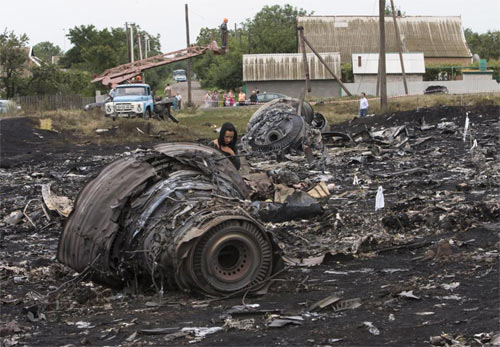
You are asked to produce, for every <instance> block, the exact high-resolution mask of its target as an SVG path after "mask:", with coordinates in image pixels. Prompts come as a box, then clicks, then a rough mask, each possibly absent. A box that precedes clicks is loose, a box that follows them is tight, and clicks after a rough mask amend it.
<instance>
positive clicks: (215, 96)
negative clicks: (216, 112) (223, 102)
mask: <svg viewBox="0 0 500 347" xmlns="http://www.w3.org/2000/svg"><path fill="white" fill-rule="evenodd" d="M212 102H213V106H214V107H219V92H218V91H217V90H214V93H213V94H212Z"/></svg>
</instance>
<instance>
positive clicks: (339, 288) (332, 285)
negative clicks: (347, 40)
mask: <svg viewBox="0 0 500 347" xmlns="http://www.w3.org/2000/svg"><path fill="white" fill-rule="evenodd" d="M499 111H500V109H499V107H498V106H497V105H492V106H480V107H439V108H433V109H418V110H414V111H405V112H397V113H394V114H391V115H385V116H373V117H366V118H362V119H354V120H352V121H351V122H346V123H343V124H339V125H336V126H334V127H332V128H331V129H330V131H327V132H326V133H328V136H326V137H323V144H324V145H325V146H324V150H322V151H317V152H313V157H312V158H309V159H312V160H308V158H304V156H303V154H302V153H299V152H297V153H295V151H294V150H291V151H289V152H287V153H285V154H284V155H283V156H282V157H281V158H279V159H280V160H279V161H278V160H275V158H273V157H272V156H269V157H266V158H262V157H261V158H257V157H254V156H249V158H248V164H249V165H248V166H242V175H243V178H244V179H245V183H246V184H247V185H248V187H249V191H245V188H244V187H245V184H244V183H243V181H241V180H240V179H239V178H238V177H239V176H234V177H233V173H235V171H234V168H232V167H231V165H230V163H229V162H227V159H226V158H225V157H223V158H222V159H221V160H220V161H219V160H214V158H217V156H218V154H217V153H212V149H205V147H203V146H198V145H193V144H189V145H188V144H183V145H182V146H177V147H176V146H175V145H166V146H163V145H159V146H157V147H156V148H154V150H152V151H151V150H144V149H137V150H133V149H132V148H130V147H128V148H127V147H126V146H121V147H119V148H118V147H109V148H104V147H100V146H99V147H98V146H87V145H85V146H68V145H66V147H57V146H55V145H54V142H53V141H54V140H55V137H56V136H57V135H56V134H49V133H45V132H43V131H41V130H36V131H34V130H32V129H26V130H23V131H18V132H14V131H13V129H16V128H15V127H10V128H9V127H6V126H5V124H7V123H4V121H5V120H0V122H2V123H1V125H2V126H0V132H1V140H2V146H1V148H0V153H2V155H3V156H4V157H5V156H6V155H5V153H9V155H8V156H6V157H7V159H8V161H4V160H3V158H2V164H4V163H5V164H4V165H5V166H3V167H2V168H1V169H0V180H1V182H2V184H1V185H0V197H1V199H2V200H1V201H2V206H1V215H0V236H1V237H0V286H1V288H2V290H1V291H0V305H1V310H2V317H3V319H2V322H0V335H1V339H0V341H1V342H0V343H2V344H4V345H6V346H11V345H16V344H18V345H25V344H27V345H33V344H43V345H69V344H72V345H76V344H82V345H85V344H92V345H100V344H106V345H109V344H113V345H146V344H150V345H180V344H190V343H199V342H200V341H201V343H203V344H207V345H244V344H248V341H249V340H250V341H252V344H255V345H309V344H310V345H336V344H341V345H367V344H369V345H401V346H410V345H423V344H431V345H433V346H446V345H457V344H458V345H471V346H474V345H478V346H479V345H487V344H493V345H494V344H498V341H499V340H500V337H499V334H498V327H497V325H498V324H497V318H498V302H499V296H498V278H499V265H498V259H499V256H500V254H499V251H498V250H499V247H500V243H499V239H498V233H499V231H500V224H499V220H500V206H499V201H500V199H499V196H500V158H499V153H500V148H499V147H500V145H499V143H500V138H499V134H500V132H499V129H500V122H499V121H500V120H499V114H500V113H499ZM466 119H468V122H467V121H466ZM14 121H17V122H20V121H21V120H20V119H14V120H9V121H8V122H14ZM18 124H19V123H18ZM466 124H467V126H465V125H466ZM324 133H325V132H324ZM23 135H26V136H25V140H24V141H25V143H30V142H32V141H34V140H36V141H39V142H36V146H31V147H32V148H30V146H26V145H24V146H20V145H19V144H20V143H21V142H22V141H23ZM27 135H32V136H27ZM9 136H10V138H11V139H12V140H13V141H12V142H10V141H7V140H6V139H9ZM42 137H43V138H42ZM464 139H465V141H464ZM14 140H15V141H14ZM16 153H17V154H16ZM296 154H297V155H296ZM214 156H216V157H214ZM117 159H118V161H116V160H117ZM129 164H130V165H129ZM103 167H104V170H102V168H103ZM243 169H245V170H243ZM243 171H245V172H243ZM127 172H128V173H129V174H130V175H127ZM134 172H135V174H134ZM104 173H106V175H104V176H106V177H107V179H106V178H105V177H104V176H103V174H104ZM89 182H90V183H89ZM49 185H50V186H49ZM380 187H382V189H380ZM101 188H103V189H101ZM172 188H174V191H172ZM175 188H176V189H175ZM82 189H83V191H82ZM80 191H81V194H79V193H80ZM44 192H45V193H44ZM379 192H381V193H380V194H378V193H379ZM91 195H92V196H95V199H93V198H90V196H91ZM377 195H378V196H379V199H378V203H377ZM111 196H114V199H111ZM382 196H383V202H384V203H383V204H382V203H381V202H382V199H381V198H382ZM65 197H67V198H68V199H65ZM102 199H104V200H106V199H108V200H107V202H105V201H104V200H102ZM248 199H249V200H248ZM68 201H75V204H74V207H73V209H74V210H73V212H72V214H71V215H70V217H69V219H68V218H66V217H64V213H66V212H67V211H68V208H69V207H70V204H68ZM156 203H158V205H156ZM83 205H86V207H85V208H83ZM94 205H95V206H94ZM49 206H52V208H54V210H52V209H50V208H49ZM86 210H89V211H93V212H92V213H90V212H89V213H88V214H87V212H86ZM306 212H307V213H306ZM219 213H220V214H219ZM266 213H267V214H266ZM215 215H217V216H215ZM86 216H88V217H91V216H100V217H103V218H99V217H94V220H93V219H92V218H90V219H88V220H87V219H86V220H85V222H82V223H80V222H78V223H75V222H77V219H78V218H81V219H84V218H86ZM212 217H214V218H212ZM226 217H228V218H229V220H228V223H227V224H225V223H226V222H221V223H219V221H220V218H222V219H223V218H226ZM205 218H208V219H205ZM209 220H210V221H212V222H213V225H214V226H213V227H211V226H209V224H210V223H211V222H210V221H209ZM96 223H102V225H103V226H105V228H102V229H100V228H99V227H98V229H97V230H99V232H96V231H93V230H91V229H92V226H97V225H96ZM76 224H78V225H81V226H83V227H84V229H83V230H77V229H75V226H76ZM87 224H88V226H87ZM63 225H65V228H64V232H63V234H64V235H61V230H63ZM99 225H100V224H99ZM187 229H189V230H190V231H187ZM250 230H253V231H250ZM80 232H83V233H80ZM135 232H137V234H135ZM84 233H85V234H84ZM81 235H85V236H86V237H85V238H82V239H80V237H81ZM61 236H62V237H61ZM108 236H109V238H106V237H108ZM191 236H193V238H191ZM226 237H227V238H228V239H226ZM260 237H262V239H267V240H268V242H269V243H268V244H267V245H268V246H264V245H262V243H260V242H259V241H253V240H255V239H258V238H259V239H260ZM59 239H61V240H62V241H61V244H60V247H59V250H58V240H59ZM207 240H208V241H207ZM226 240H229V241H228V242H229V243H224V242H226ZM177 241H180V243H176V242H177ZM266 242H267V241H266ZM73 244H74V245H77V246H76V247H73V246H71V245H73ZM80 244H81V246H80ZM90 245H94V246H95V247H94V248H92V247H91V246H90ZM221 245H222V247H219V246H221ZM224 245H225V246H224ZM177 246H179V247H177ZM176 247H177V248H176ZM217 247H219V248H217ZM266 247H267V249H269V247H270V248H271V253H272V255H281V256H282V258H283V260H284V261H285V264H286V266H285V268H283V269H280V268H279V267H278V265H277V262H276V260H275V259H274V258H273V259H272V262H271V264H272V268H269V267H260V269H263V270H264V272H265V273H266V274H268V273H270V275H266V276H267V277H266V280H265V282H266V286H265V287H264V288H261V289H260V291H263V290H264V289H266V290H267V293H266V295H263V296H253V295H250V293H249V291H251V290H249V289H251V288H253V286H254V284H255V289H257V288H258V287H259V286H260V282H259V281H258V280H255V281H253V282H252V279H250V277H251V276H250V274H255V272H252V271H250V270H249V271H247V272H246V274H247V275H248V276H242V277H240V278H239V279H238V278H236V282H231V281H232V280H233V279H234V277H233V276H237V275H235V274H232V272H231V273H229V271H225V272H226V274H224V273H222V275H221V274H220V273H218V274H217V272H216V269H215V267H213V266H212V267H210V266H209V265H208V261H212V264H211V265H214V264H215V265H217V264H218V265H220V266H222V267H223V268H224V267H226V268H230V267H231V265H235V264H236V263H237V262H238V259H240V256H241V255H243V254H257V255H256V256H255V258H254V259H260V258H259V257H260V256H261V255H259V252H261V253H260V254H264V253H263V252H262V250H264V249H265V248H266ZM278 248H279V249H278ZM69 249H72V250H73V251H74V252H73V253H74V254H72V251H69ZM197 249H198V250H199V252H198V253H197V251H196V250H197ZM218 249H220V250H221V251H222V250H223V252H219V253H217V252H218V251H217V250H218ZM85 250H87V251H85ZM164 250H165V252H163V251H164ZM58 251H59V252H58ZM247 251H248V253H245V252H247ZM84 252H86V254H83V253H84ZM175 252H177V253H175ZM255 252H257V253H255ZM266 252H267V251H266ZM58 253H62V254H63V256H61V254H58ZM200 254H203V256H202V257H199V255H200ZM266 254H267V253H266ZM205 255H206V256H207V257H208V258H206V257H204V256H205ZM57 258H60V259H61V258H64V259H66V260H65V262H68V263H69V262H73V263H72V265H71V266H72V267H73V268H78V269H79V270H78V271H81V272H80V273H79V274H75V272H74V270H72V269H71V268H69V267H67V266H65V265H63V264H61V263H60V262H58V261H57ZM243 258H244V256H243ZM76 259H80V261H81V262H80V263H78V261H76ZM204 259H205V260H207V259H208V260H207V266H206V267H203V266H201V267H199V266H198V264H200V263H199V262H198V260H204ZM246 259H248V257H247V258H246ZM174 261H178V262H177V263H174ZM191 264H194V266H193V267H192V269H191V268H190V265H191ZM253 264H254V265H256V266H257V262H254V263H253ZM197 266H198V267H197ZM220 266H219V268H220ZM197 269H198V270H197ZM266 269H267V270H266ZM151 270H154V271H151ZM245 271H246V270H245ZM223 272H224V271H223ZM236 272H238V271H237V270H236ZM240 272H241V268H240ZM208 273H210V274H215V275H211V277H209V279H208V280H207V281H205V279H206V278H207V277H205V276H206V274H208ZM261 273H262V272H261ZM91 274H92V275H93V276H94V277H93V278H94V279H95V280H97V281H99V282H106V283H107V284H113V285H115V286H117V287H118V288H112V287H111V288H110V287H109V286H108V285H106V286H101V285H99V284H97V283H96V282H95V281H90V280H89V276H90V275H91ZM136 275H137V276H136ZM256 276H258V274H257V275H256ZM229 282H231V283H239V284H238V287H240V285H241V288H242V289H241V291H240V292H238V290H236V288H234V287H233V288H230V286H227V283H229ZM245 283H246V285H245ZM129 284H130V285H132V287H134V286H136V285H137V286H144V287H146V289H150V290H151V291H152V292H153V293H154V295H151V294H149V293H145V292H143V291H134V290H131V289H135V288H130V286H128V285H129ZM162 284H163V286H162ZM178 287H181V288H183V289H189V290H192V291H198V292H200V293H202V294H204V296H198V295H197V293H196V292H195V293H190V294H186V293H185V291H179V290H178V289H177V288H178ZM221 288H222V290H219V289H221ZM214 293H215V294H214ZM226 293H227V295H226ZM231 293H232V294H235V293H238V294H240V293H241V295H240V296H239V297H237V296H236V295H231ZM162 294H163V295H162ZM165 294H166V295H165ZM206 295H208V296H218V297H216V298H208V299H207V298H206ZM220 295H222V298H221V297H220ZM200 300H201V301H200ZM110 317H112V318H110ZM165 317H168V319H165Z"/></svg>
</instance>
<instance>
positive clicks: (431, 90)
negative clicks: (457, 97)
mask: <svg viewBox="0 0 500 347" xmlns="http://www.w3.org/2000/svg"><path fill="white" fill-rule="evenodd" d="M439 93H442V94H448V88H446V87H445V86H428V87H427V88H426V89H425V90H424V94H439Z"/></svg>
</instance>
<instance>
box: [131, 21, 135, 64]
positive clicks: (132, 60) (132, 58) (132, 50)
mask: <svg viewBox="0 0 500 347" xmlns="http://www.w3.org/2000/svg"><path fill="white" fill-rule="evenodd" d="M134 26H135V25H134V24H130V62H131V63H133V62H134Z"/></svg>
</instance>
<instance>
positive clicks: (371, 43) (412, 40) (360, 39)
mask: <svg viewBox="0 0 500 347" xmlns="http://www.w3.org/2000/svg"><path fill="white" fill-rule="evenodd" d="M396 18H397V23H398V26H399V31H400V36H401V41H402V43H403V52H405V53H412V52H422V53H423V54H424V60H425V64H426V65H428V64H443V65H448V64H454V65H467V64H469V63H471V62H472V54H471V51H470V49H469V46H468V45H467V42H466V41H465V35H464V32H463V29H462V19H461V18H460V17H458V16H450V17H441V16H440V17H437V16H403V17H396ZM297 25H298V26H302V27H304V35H305V37H306V38H307V40H308V41H309V42H310V43H311V45H312V46H313V47H314V49H315V50H316V51H318V52H340V56H341V61H342V64H344V63H349V62H350V61H351V58H352V54H353V53H378V52H379V17H378V16H308V17H297ZM385 33H386V52H398V39H397V37H396V34H395V30H394V22H393V19H392V17H385ZM299 51H300V47H299ZM306 51H307V52H311V50H310V49H309V48H308V47H307V46H306Z"/></svg>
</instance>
